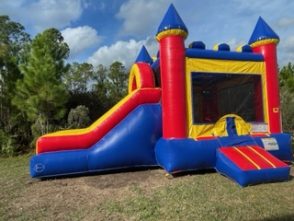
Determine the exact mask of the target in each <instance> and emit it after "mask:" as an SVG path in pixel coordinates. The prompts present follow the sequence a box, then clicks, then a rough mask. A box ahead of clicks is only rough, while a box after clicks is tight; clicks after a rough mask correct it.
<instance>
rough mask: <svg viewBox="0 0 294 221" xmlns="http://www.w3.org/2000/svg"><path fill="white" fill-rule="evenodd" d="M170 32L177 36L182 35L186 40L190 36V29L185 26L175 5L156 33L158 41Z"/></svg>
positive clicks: (167, 13) (171, 7)
mask: <svg viewBox="0 0 294 221" xmlns="http://www.w3.org/2000/svg"><path fill="white" fill-rule="evenodd" d="M168 31H171V32H173V33H175V32H178V33H175V34H180V35H182V36H184V37H185V38H186V37H187V35H188V29H187V27H186V25H185V24H184V22H183V20H182V18H181V17H180V16H179V14H178V12H177V10H176V9H175V7H174V5H173V4H171V5H170V6H169V8H168V10H167V12H166V13H165V15H164V17H163V19H162V21H161V23H160V25H159V27H158V29H157V33H156V38H157V40H160V39H161V38H162V37H163V36H165V35H166V34H169V33H167V32H168Z"/></svg>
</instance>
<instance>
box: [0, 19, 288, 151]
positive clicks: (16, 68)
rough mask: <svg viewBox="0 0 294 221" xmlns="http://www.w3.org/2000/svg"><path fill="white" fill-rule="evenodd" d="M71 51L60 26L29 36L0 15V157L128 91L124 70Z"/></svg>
mask: <svg viewBox="0 0 294 221" xmlns="http://www.w3.org/2000/svg"><path fill="white" fill-rule="evenodd" d="M69 53H70V50H69V47H68V45H67V44H66V43H65V42H64V40H63V37H62V35H61V33H60V31H59V30H57V29H54V28H50V29H47V30H45V31H43V32H42V33H39V34H37V35H36V36H35V37H34V38H33V39H31V37H30V35H29V34H28V33H26V32H25V29H24V27H23V26H22V25H21V24H20V23H17V22H14V21H11V20H10V18H9V17H8V16H0V147H1V148H0V155H7V156H11V155H14V154H19V153H24V152H27V151H29V150H31V149H32V148H33V147H34V143H35V140H36V138H37V137H39V136H40V135H42V134H45V133H48V132H52V131H56V130H59V129H68V128H81V127H85V126H87V125H89V123H90V122H92V121H94V120H96V119H97V118H98V117H99V116H101V115H102V114H103V113H104V112H105V111H107V110H108V109H109V108H110V107H111V106H113V105H114V104H115V103H117V101H119V100H120V99H121V98H122V97H123V96H125V95H126V93H127V79H128V73H127V71H126V68H125V67H124V66H123V65H122V64H121V63H120V62H114V63H113V64H111V65H110V66H109V67H106V66H103V65H99V66H98V67H93V66H92V65H91V64H88V63H68V62H67V58H68V56H69ZM279 77H280V86H281V91H280V93H281V107H282V114H283V129H284V131H286V132H291V133H292V132H293V131H294V65H293V64H291V63H289V64H288V65H286V66H284V67H282V68H281V69H280V75H279Z"/></svg>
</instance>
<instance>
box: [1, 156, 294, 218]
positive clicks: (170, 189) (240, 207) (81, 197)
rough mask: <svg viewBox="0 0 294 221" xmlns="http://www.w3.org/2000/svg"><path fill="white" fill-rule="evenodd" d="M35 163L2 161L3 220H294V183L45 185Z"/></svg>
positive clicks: (99, 178)
mask: <svg viewBox="0 0 294 221" xmlns="http://www.w3.org/2000/svg"><path fill="white" fill-rule="evenodd" d="M29 158H30V156H29V155H25V156H20V157H15V158H0V220H237V221H240V220H268V221H270V220H272V221H276V220H294V178H293V177H292V178H291V179H290V180H289V181H288V182H282V183H271V184H261V185H256V186H250V187H246V188H240V187H239V186H237V185H236V184H235V183H234V182H232V181H230V180H229V179H227V178H225V177H223V176H221V175H219V174H217V173H214V172H207V173H198V174H190V175H184V176H179V177H176V178H167V177H165V173H164V171H163V170H161V169H153V170H145V171H137V172H125V173H114V174H104V175H93V176H84V177H75V178H63V179H51V180H45V181H39V180H33V179H31V178H30V177H29V173H28V164H29ZM293 172H294V168H293V167H292V176H294V173H293Z"/></svg>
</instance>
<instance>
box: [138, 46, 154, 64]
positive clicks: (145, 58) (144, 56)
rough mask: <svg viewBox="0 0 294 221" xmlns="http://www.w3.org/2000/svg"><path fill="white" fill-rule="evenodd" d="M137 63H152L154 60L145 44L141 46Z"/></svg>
mask: <svg viewBox="0 0 294 221" xmlns="http://www.w3.org/2000/svg"><path fill="white" fill-rule="evenodd" d="M135 62H136V63H137V62H145V63H148V64H150V65H151V64H152V63H153V60H152V58H151V57H150V55H149V53H148V51H147V49H146V48H145V46H144V45H143V46H142V48H141V51H140V53H139V55H138V57H137V58H136V61H135Z"/></svg>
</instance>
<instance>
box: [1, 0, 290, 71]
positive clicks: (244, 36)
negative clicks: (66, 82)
mask: <svg viewBox="0 0 294 221" xmlns="http://www.w3.org/2000/svg"><path fill="white" fill-rule="evenodd" d="M171 3H173V4H174V6H175V7H176V9H177V11H178V13H179V14H180V16H181V17H182V19H183V21H184V23H185V24H186V26H187V28H188V30H189V36H188V38H187V39H186V42H185V44H186V46H188V45H189V43H191V42H192V41H203V42H204V43H205V44H206V48H208V49H211V48H213V46H214V44H216V43H227V44H229V45H230V47H231V50H235V48H236V47H237V46H239V45H243V44H246V43H247V42H248V40H249V38H250V36H251V33H252V31H253V29H254V27H255V24H256V22H257V19H258V17H259V16H261V17H262V18H263V19H264V20H265V21H266V22H267V23H268V24H269V25H270V26H271V27H272V29H273V30H274V31H275V32H276V33H277V34H278V35H279V36H280V43H279V46H278V63H279V65H280V66H282V65H285V64H287V63H288V62H292V63H293V62H294V13H293V11H294V1H293V0H271V1H269V0H174V1H170V0H0V15H8V16H9V17H10V19H11V20H13V21H16V22H19V23H21V24H22V25H23V26H24V27H25V31H26V32H28V33H29V34H30V35H31V36H32V38H33V37H34V36H35V35H36V34H38V33H40V32H42V31H44V30H45V29H47V28H51V27H54V28H57V29H59V30H60V31H61V33H62V35H63V37H64V40H65V41H66V42H67V44H68V45H69V47H70V57H69V62H75V61H76V62H89V63H91V64H93V65H94V66H97V65H99V64H103V65H110V64H111V63H112V62H114V61H116V60H118V61H120V62H122V63H123V64H124V65H126V66H127V67H128V66H130V65H131V64H132V63H133V62H134V60H135V59H136V57H137V55H138V53H139V51H140V48H141V47H142V45H145V46H146V48H147V50H148V51H149V53H150V55H156V53H157V50H158V43H157V42H156V40H155V38H154V36H155V34H156V31H157V28H158V26H159V24H160V22H161V20H162V18H163V16H164V14H165V12H166V10H167V8H168V6H169V5H170V4H171Z"/></svg>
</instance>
